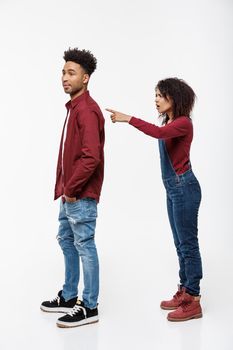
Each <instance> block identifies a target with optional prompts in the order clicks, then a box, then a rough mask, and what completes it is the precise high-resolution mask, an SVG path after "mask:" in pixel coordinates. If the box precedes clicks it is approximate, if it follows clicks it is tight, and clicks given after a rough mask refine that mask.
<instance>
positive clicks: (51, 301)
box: [50, 296, 60, 305]
mask: <svg viewBox="0 0 233 350" xmlns="http://www.w3.org/2000/svg"><path fill="white" fill-rule="evenodd" d="M55 301H57V303H58V305H59V304H60V297H59V296H57V297H56V298H54V299H52V300H50V303H54V302H55Z"/></svg>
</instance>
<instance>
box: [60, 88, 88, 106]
mask: <svg viewBox="0 0 233 350" xmlns="http://www.w3.org/2000/svg"><path fill="white" fill-rule="evenodd" d="M89 96H90V93H89V91H88V90H86V91H85V92H84V93H83V94H82V95H80V96H77V97H75V98H74V99H73V100H69V101H68V102H67V103H66V108H67V109H70V108H74V107H75V106H77V104H79V103H80V102H81V101H84V100H85V99H86V98H87V97H89Z"/></svg>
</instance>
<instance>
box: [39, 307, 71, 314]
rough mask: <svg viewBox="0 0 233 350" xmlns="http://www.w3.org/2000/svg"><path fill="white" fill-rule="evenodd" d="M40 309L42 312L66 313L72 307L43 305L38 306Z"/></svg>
mask: <svg viewBox="0 0 233 350" xmlns="http://www.w3.org/2000/svg"><path fill="white" fill-rule="evenodd" d="M40 309H41V310H42V311H44V312H52V313H55V312H56V313H63V314H67V313H68V312H70V311H71V310H72V307H47V306H44V305H41V306H40Z"/></svg>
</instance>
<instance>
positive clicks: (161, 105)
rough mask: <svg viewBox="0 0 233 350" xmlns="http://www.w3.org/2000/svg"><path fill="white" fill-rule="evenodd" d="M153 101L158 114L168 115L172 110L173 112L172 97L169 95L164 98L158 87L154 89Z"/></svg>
mask: <svg viewBox="0 0 233 350" xmlns="http://www.w3.org/2000/svg"><path fill="white" fill-rule="evenodd" d="M155 103H156V109H157V111H158V112H159V114H165V113H167V114H168V115H169V116H170V115H172V112H173V108H172V107H173V102H172V99H171V98H170V97H169V96H168V97H166V98H165V97H164V96H163V95H162V94H161V92H160V91H159V89H158V88H157V89H156V90H155Z"/></svg>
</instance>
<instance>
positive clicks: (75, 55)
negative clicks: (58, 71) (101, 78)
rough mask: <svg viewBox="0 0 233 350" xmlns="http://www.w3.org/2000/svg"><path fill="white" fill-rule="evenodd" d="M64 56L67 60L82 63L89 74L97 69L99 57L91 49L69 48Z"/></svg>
mask: <svg viewBox="0 0 233 350" xmlns="http://www.w3.org/2000/svg"><path fill="white" fill-rule="evenodd" d="M63 58H64V60H65V61H66V62H67V61H71V62H75V63H78V64H80V66H82V67H83V69H84V70H85V72H86V73H87V74H88V75H91V74H92V73H93V72H94V70H95V69H96V65H97V59H96V58H95V56H94V55H93V54H92V53H91V52H90V51H89V50H79V49H78V48H74V49H71V48H69V50H67V51H65V52H64V56H63Z"/></svg>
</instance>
